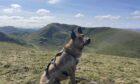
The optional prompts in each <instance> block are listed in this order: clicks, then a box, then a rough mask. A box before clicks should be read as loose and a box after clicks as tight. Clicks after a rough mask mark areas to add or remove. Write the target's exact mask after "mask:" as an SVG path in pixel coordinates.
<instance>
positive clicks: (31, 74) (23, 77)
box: [0, 42, 140, 84]
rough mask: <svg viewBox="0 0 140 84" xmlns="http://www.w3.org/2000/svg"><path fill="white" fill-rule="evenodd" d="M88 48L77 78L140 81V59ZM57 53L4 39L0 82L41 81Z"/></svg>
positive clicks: (124, 83)
mask: <svg viewBox="0 0 140 84" xmlns="http://www.w3.org/2000/svg"><path fill="white" fill-rule="evenodd" d="M87 51H88V50H86V51H84V52H83V55H82V57H81V59H80V63H79V64H78V66H77V71H76V77H80V78H83V80H80V81H79V83H78V84H88V83H87V81H86V80H93V81H96V82H97V83H98V84H140V66H139V65H140V59H139V58H131V57H124V56H113V55H103V54H96V53H92V52H90V53H87ZM90 51H92V50H91V49H90ZM56 52H57V50H53V51H52V50H50V49H49V50H48V49H40V48H38V47H36V48H29V47H23V46H20V45H16V44H10V43H1V42H0V84H38V83H39V79H40V76H41V74H42V72H43V70H44V68H45V66H46V64H47V63H48V62H49V61H50V59H51V58H52V57H53V56H54V55H55V54H56ZM66 82H67V81H64V82H63V84H67V83H66Z"/></svg>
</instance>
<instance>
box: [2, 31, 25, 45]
mask: <svg viewBox="0 0 140 84" xmlns="http://www.w3.org/2000/svg"><path fill="white" fill-rule="evenodd" d="M0 42H8V43H16V44H19V45H24V44H26V43H24V42H23V41H22V40H19V39H16V38H14V37H12V36H10V35H8V34H5V33H2V32H0Z"/></svg>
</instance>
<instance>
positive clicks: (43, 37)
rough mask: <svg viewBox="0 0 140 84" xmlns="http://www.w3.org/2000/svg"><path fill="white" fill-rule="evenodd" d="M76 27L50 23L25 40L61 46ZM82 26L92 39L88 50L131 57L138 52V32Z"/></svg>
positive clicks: (139, 45) (139, 37)
mask: <svg viewBox="0 0 140 84" xmlns="http://www.w3.org/2000/svg"><path fill="white" fill-rule="evenodd" d="M77 27H78V26H76V25H67V24H59V23H52V24H49V25H47V26H45V27H43V28H42V29H40V30H39V31H37V32H34V33H31V34H29V35H27V36H25V40H26V41H27V42H28V43H33V44H36V45H40V46H43V47H44V46H46V47H50V46H51V48H53V47H52V46H54V47H55V48H56V47H61V48H62V46H63V44H65V43H66V42H67V40H68V39H69V34H70V32H71V30H73V29H75V30H76V28H77ZM82 28H83V30H84V33H85V34H86V35H87V36H89V37H90V38H91V39H92V43H91V44H90V45H89V47H88V51H91V52H95V53H102V54H111V55H121V56H122V55H123V56H132V57H137V56H139V54H140V33H139V32H135V31H130V30H124V29H117V28H108V27H100V28H99V27H98V28H96V27H95V28H86V27H82Z"/></svg>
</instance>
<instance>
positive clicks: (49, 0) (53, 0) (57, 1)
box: [48, 0, 61, 4]
mask: <svg viewBox="0 0 140 84" xmlns="http://www.w3.org/2000/svg"><path fill="white" fill-rule="evenodd" d="M60 1H61V0H48V3H49V4H56V3H59V2H60Z"/></svg>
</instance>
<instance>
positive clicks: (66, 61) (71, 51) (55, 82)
mask: <svg viewBox="0 0 140 84" xmlns="http://www.w3.org/2000/svg"><path fill="white" fill-rule="evenodd" d="M90 41H91V40H90V38H89V37H85V36H84V34H83V32H82V28H81V27H78V31H77V33H75V32H74V31H73V30H72V32H71V38H70V40H69V42H68V43H67V44H66V45H65V46H64V48H63V50H62V51H60V52H59V53H57V54H56V56H55V58H54V59H52V60H51V62H50V63H49V64H48V66H47V68H46V69H45V71H44V73H43V74H42V76H41V78H40V84H61V83H60V82H61V81H62V80H65V79H67V78H68V77H69V78H70V83H71V84H76V80H75V71H76V65H77V64H78V62H79V58H80V57H81V55H82V50H83V48H84V46H86V45H88V44H90Z"/></svg>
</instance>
